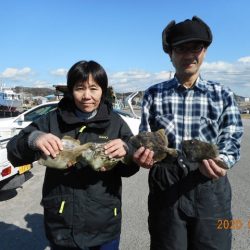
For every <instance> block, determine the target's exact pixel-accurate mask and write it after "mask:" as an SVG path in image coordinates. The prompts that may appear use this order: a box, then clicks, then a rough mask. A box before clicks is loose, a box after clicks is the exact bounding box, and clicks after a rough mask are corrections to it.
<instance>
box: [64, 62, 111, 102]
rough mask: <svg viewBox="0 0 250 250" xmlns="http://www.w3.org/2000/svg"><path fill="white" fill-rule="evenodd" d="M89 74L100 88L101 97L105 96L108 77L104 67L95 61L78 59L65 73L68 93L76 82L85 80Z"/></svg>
mask: <svg viewBox="0 0 250 250" xmlns="http://www.w3.org/2000/svg"><path fill="white" fill-rule="evenodd" d="M89 75H92V77H93V79H94V81H95V82H96V83H97V84H98V85H99V86H100V87H101V89H102V97H103V98H105V96H106V93H107V87H108V77H107V74H106V71H105V70H104V68H103V67H102V66H101V65H100V64H99V63H97V62H95V61H79V62H77V63H75V64H74V65H73V66H72V67H71V68H70V70H69V71H68V74H67V87H68V90H69V92H70V94H72V93H73V88H74V86H75V84H76V83H79V82H85V81H87V80H88V78H89Z"/></svg>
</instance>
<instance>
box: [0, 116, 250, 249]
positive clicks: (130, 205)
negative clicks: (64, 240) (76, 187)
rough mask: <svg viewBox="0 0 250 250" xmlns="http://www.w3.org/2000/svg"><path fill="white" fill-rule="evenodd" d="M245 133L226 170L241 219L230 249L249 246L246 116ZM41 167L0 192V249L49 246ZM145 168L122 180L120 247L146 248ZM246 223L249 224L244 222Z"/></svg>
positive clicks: (249, 174) (249, 135)
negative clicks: (19, 183) (234, 162)
mask: <svg viewBox="0 0 250 250" xmlns="http://www.w3.org/2000/svg"><path fill="white" fill-rule="evenodd" d="M244 127H245V135H244V138H243V142H242V158H241V161H240V162H239V163H238V164H237V165H236V166H235V167H234V168H233V169H232V170H231V171H230V172H229V178H230V181H231V185H232V189H233V214H234V218H235V219H238V220H240V221H241V222H242V223H243V226H242V228H241V229H238V230H233V248H232V249H233V250H247V249H250V195H249V190H250V184H249V183H250V182H249V180H250V171H249V167H250V164H249V161H250V156H249V146H250V145H249V141H250V133H249V131H250V120H244ZM44 170H45V169H44V168H43V167H41V166H36V167H34V168H33V170H32V172H33V174H34V176H33V177H32V178H31V179H30V180H28V181H27V182H26V183H24V185H23V187H22V188H19V189H17V191H16V192H8V193H0V249H1V250H44V249H46V250H47V249H49V248H48V243H47V241H46V239H45V236H44V231H43V222H42V219H43V215H42V208H41V206H40V205H39V203H40V199H41V187H42V181H43V175H44ZM147 193H148V187H147V170H145V169H141V171H140V172H139V173H138V174H136V175H135V176H133V177H131V178H129V179H124V180H123V225H122V237H121V247H120V249H121V250H147V249H149V235H148V231H147ZM248 224H249V225H248Z"/></svg>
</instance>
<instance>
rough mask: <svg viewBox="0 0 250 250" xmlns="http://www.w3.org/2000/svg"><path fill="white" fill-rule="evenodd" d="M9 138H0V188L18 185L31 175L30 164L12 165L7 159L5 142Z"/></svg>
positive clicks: (7, 188)
mask: <svg viewBox="0 0 250 250" xmlns="http://www.w3.org/2000/svg"><path fill="white" fill-rule="evenodd" d="M9 140H10V138H4V139H0V190H1V191H3V190H9V189H15V188H18V187H20V186H21V185H22V184H23V183H24V182H25V181H26V180H28V179H29V178H31V177H32V173H31V172H30V171H29V170H30V169H31V167H32V165H31V164H27V165H23V166H17V167H14V166H13V165H12V164H11V163H10V162H9V161H8V159H7V150H6V144H7V142H8V141H9Z"/></svg>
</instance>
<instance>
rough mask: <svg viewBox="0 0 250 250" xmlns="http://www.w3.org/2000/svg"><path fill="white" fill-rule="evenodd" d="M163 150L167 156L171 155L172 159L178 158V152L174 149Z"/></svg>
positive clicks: (166, 148)
mask: <svg viewBox="0 0 250 250" xmlns="http://www.w3.org/2000/svg"><path fill="white" fill-rule="evenodd" d="M165 150H166V152H167V154H168V155H171V156H172V157H178V151H177V150H176V149H174V148H168V147H165Z"/></svg>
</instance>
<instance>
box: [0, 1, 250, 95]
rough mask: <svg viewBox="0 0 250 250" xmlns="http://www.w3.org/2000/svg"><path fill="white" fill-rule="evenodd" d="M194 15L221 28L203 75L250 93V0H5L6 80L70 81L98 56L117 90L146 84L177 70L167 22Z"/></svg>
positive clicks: (1, 54)
mask: <svg viewBox="0 0 250 250" xmlns="http://www.w3.org/2000/svg"><path fill="white" fill-rule="evenodd" d="M193 15H197V16H199V17H200V18H202V19H203V20H204V21H205V22H206V23H207V24H208V25H209V26H210V28H211V29H212V32H213V36H214V40H213V43H212V45H211V46H210V47H209V49H208V52H207V56H206V58H205V62H204V65H203V67H202V69H201V74H202V76H203V78H205V79H209V80H214V81H218V82H221V83H223V84H225V85H226V86H228V87H230V88H231V89H232V90H233V91H234V92H235V93H236V94H239V95H242V96H246V97H250V25H249V22H250V20H249V18H250V1H249V0H237V1H235V0H216V1H215V0H210V1H204V0H189V1H182V0H175V1H173V0H171V1H169V0H152V1H150V0H124V1H121V0H42V1H35V0H9V1H4V0H2V1H1V2H0V27H1V35H0V37H1V39H0V45H1V46H0V58H1V60H0V82H1V83H4V84H5V85H6V86H11V87H13V86H34V87H38V86H39V87H52V86H53V85H56V84H65V83H66V74H67V70H68V69H69V68H70V67H71V66H72V65H73V64H74V63H75V62H77V61H79V60H95V61H97V62H99V63H100V64H102V66H103V67H104V68H105V69H106V71H107V73H108V76H109V83H110V85H112V86H113V87H114V89H115V90H116V91H117V92H126V91H134V90H145V89H146V88H147V87H149V86H150V85H152V84H154V83H157V82H161V81H164V80H166V79H168V78H169V75H170V73H169V72H170V71H172V72H173V71H174V68H173V66H172V64H171V62H170V60H169V57H168V55H167V54H165V53H164V52H163V50H162V45H161V33H162V30H163V29H164V27H165V26H166V25H167V24H168V23H169V22H170V21H171V20H173V19H174V20H176V21H177V22H180V21H183V20H185V19H187V18H192V16H193Z"/></svg>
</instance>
